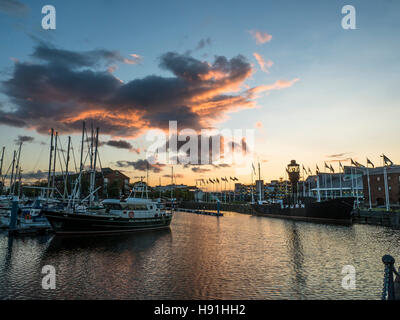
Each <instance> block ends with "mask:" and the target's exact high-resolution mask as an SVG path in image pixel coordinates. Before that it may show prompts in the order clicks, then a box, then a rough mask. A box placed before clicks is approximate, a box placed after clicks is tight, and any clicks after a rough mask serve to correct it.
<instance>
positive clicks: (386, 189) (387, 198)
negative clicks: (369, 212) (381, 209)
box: [383, 164, 390, 211]
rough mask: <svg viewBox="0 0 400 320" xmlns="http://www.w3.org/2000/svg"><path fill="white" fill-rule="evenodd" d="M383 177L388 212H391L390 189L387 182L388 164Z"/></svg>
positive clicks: (384, 168)
mask: <svg viewBox="0 0 400 320" xmlns="http://www.w3.org/2000/svg"><path fill="white" fill-rule="evenodd" d="M383 177H384V180H385V198H386V211H389V210H390V203H389V187H388V181H387V170H386V164H385V166H384V167H383Z"/></svg>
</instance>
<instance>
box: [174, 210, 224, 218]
mask: <svg viewBox="0 0 400 320" xmlns="http://www.w3.org/2000/svg"><path fill="white" fill-rule="evenodd" d="M175 211H178V212H189V213H195V214H202V215H207V216H215V217H223V216H224V214H223V213H221V212H214V211H204V210H198V209H185V208H176V209H175Z"/></svg>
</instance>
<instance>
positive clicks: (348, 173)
mask: <svg viewBox="0 0 400 320" xmlns="http://www.w3.org/2000/svg"><path fill="white" fill-rule="evenodd" d="M363 174H364V168H359V167H354V166H345V167H344V172H343V173H324V172H320V173H319V174H318V175H311V176H308V177H307V179H306V180H305V182H304V183H303V182H302V181H300V182H299V196H300V197H301V196H303V195H305V196H306V197H313V198H317V197H318V190H319V193H320V196H321V199H334V198H338V197H356V198H358V199H359V201H362V200H363V198H364V187H363ZM317 179H319V188H318V183H317V182H318V181H317Z"/></svg>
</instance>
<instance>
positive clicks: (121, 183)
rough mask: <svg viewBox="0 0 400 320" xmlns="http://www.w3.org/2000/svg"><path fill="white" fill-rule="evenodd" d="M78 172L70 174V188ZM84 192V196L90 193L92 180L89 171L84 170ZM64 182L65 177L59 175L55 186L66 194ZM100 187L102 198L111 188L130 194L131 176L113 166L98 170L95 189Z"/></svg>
mask: <svg viewBox="0 0 400 320" xmlns="http://www.w3.org/2000/svg"><path fill="white" fill-rule="evenodd" d="M78 176H79V175H78V174H76V173H75V174H70V175H69V176H68V178H69V179H68V181H69V182H68V185H69V187H68V189H69V190H70V188H71V185H72V184H73V183H74V182H75V181H76V179H77V178H78ZM81 181H82V194H83V195H84V196H86V195H88V190H89V181H90V173H89V172H84V173H83V174H82V178H81ZM64 182H65V177H64V176H62V175H58V176H56V178H55V186H56V188H57V190H58V191H59V192H60V193H61V194H64ZM98 187H100V189H99V190H98V192H97V194H98V195H99V197H101V198H105V197H107V194H108V191H110V190H111V188H113V189H115V188H118V189H119V193H120V195H122V194H129V190H130V187H129V177H128V176H126V175H125V174H123V173H122V172H121V171H119V170H113V169H111V168H103V169H102V171H96V175H95V189H96V188H98Z"/></svg>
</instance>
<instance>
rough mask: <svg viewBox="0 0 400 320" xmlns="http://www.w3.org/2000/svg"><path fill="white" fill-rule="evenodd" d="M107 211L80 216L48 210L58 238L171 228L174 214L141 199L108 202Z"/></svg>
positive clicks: (105, 205) (70, 212) (78, 214)
mask: <svg viewBox="0 0 400 320" xmlns="http://www.w3.org/2000/svg"><path fill="white" fill-rule="evenodd" d="M103 206H104V209H103V210H93V211H90V210H88V211H86V212H84V213H77V212H74V211H70V210H51V209H44V210H43V213H44V215H45V217H46V218H47V219H48V220H49V222H50V224H51V226H52V227H53V229H54V231H55V232H56V234H99V233H100V234H102V233H103V234H104V233H125V232H133V231H143V230H149V229H162V228H168V227H169V225H170V223H171V220H172V212H167V211H166V210H164V209H163V208H161V206H160V205H159V203H157V202H155V201H152V200H149V199H141V198H127V199H126V200H117V199H107V200H104V201H103Z"/></svg>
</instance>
